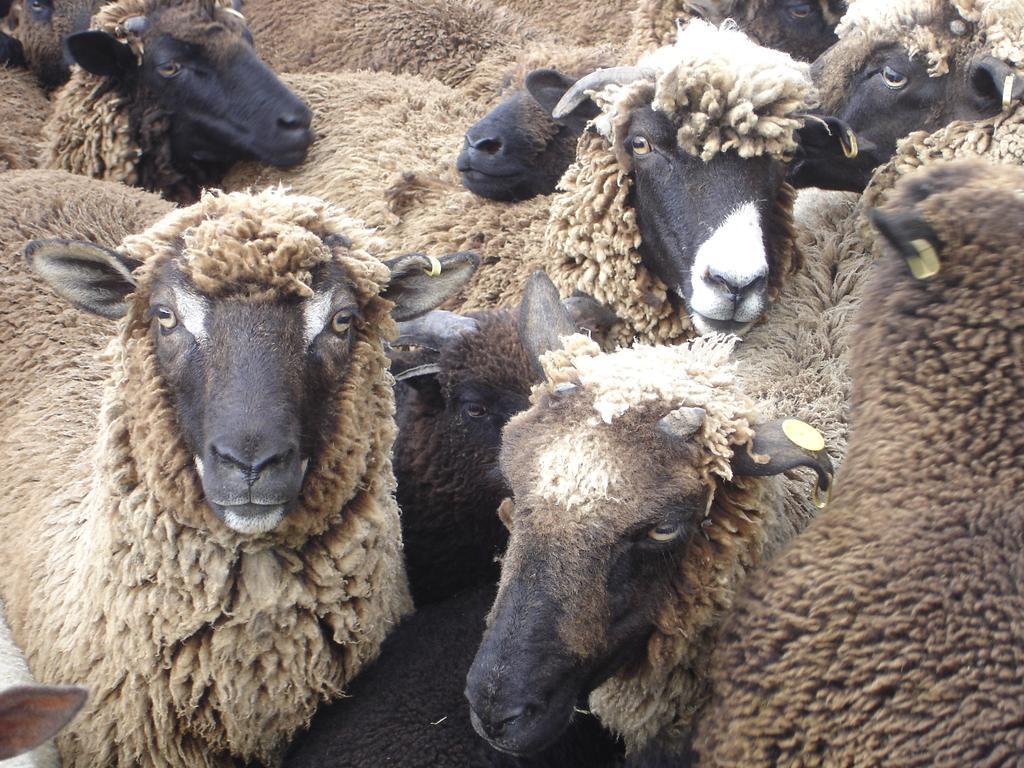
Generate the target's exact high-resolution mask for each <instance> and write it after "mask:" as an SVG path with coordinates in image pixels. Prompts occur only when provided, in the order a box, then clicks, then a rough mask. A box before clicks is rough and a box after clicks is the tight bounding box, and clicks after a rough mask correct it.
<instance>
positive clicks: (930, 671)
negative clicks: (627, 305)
mask: <svg viewBox="0 0 1024 768" xmlns="http://www.w3.org/2000/svg"><path fill="white" fill-rule="evenodd" d="M1022 188H1024V172H1022V171H1021V170H1020V169H1019V168H1010V167H1006V166H1003V167H998V166H992V165H989V164H982V163H978V162H973V163H958V164H955V165H953V164H950V165H946V164H940V165H938V166H937V167H934V168H931V169H929V170H927V171H924V172H921V173H919V174H915V175H913V176H911V177H909V178H907V179H905V180H904V181H902V182H901V183H900V184H899V186H898V187H897V190H896V193H895V194H894V196H893V200H892V201H891V203H890V205H889V206H887V207H886V208H885V209H882V210H881V211H880V212H878V213H876V214H874V216H873V219H874V222H875V224H876V226H877V227H878V229H879V232H880V233H881V234H882V236H883V237H882V238H881V240H884V241H885V247H884V248H883V250H884V251H886V254H885V255H884V256H883V258H882V261H881V262H880V263H879V264H878V266H877V267H876V271H875V275H874V276H873V278H872V280H871V282H870V287H869V289H868V291H867V293H866V295H865V298H864V303H863V305H862V308H861V311H860V313H859V315H858V319H859V320H858V322H859V328H858V333H857V334H856V337H855V341H854V342H853V363H852V370H853V376H854V382H855V389H854V404H853V407H854V414H853V416H854V426H855V428H854V433H853V439H852V440H851V444H850V452H849V456H848V459H847V461H846V463H845V464H844V466H843V469H842V471H841V473H840V475H839V478H838V481H837V484H836V487H837V491H836V497H835V506H834V508H833V509H832V510H831V511H830V512H828V513H827V514H825V515H823V516H822V517H821V518H820V519H818V520H817V521H815V523H814V524H813V525H812V526H811V527H810V528H809V529H808V530H807V531H806V532H805V533H804V534H802V535H801V536H800V537H799V538H798V539H797V541H796V542H795V543H794V544H793V545H792V546H791V547H790V549H789V550H788V551H787V552H786V553H785V554H784V555H782V556H780V557H779V558H778V559H777V560H776V561H774V562H773V563H772V564H771V565H770V566H769V567H768V568H766V569H765V570H763V571H761V572H760V573H759V574H758V578H756V579H751V580H750V581H749V582H748V583H749V585H750V587H749V589H747V590H746V592H745V593H744V594H743V595H742V596H741V598H740V599H739V600H738V601H737V606H736V609H735V612H734V615H733V616H732V618H731V619H730V621H729V623H728V624H727V626H726V629H725V631H724V632H723V635H722V638H721V641H720V643H719V646H718V652H717V653H716V655H715V658H714V664H713V676H714V685H715V689H714V697H713V700H712V704H711V706H710V707H709V709H708V713H707V715H706V718H705V721H704V722H703V723H702V725H701V727H700V731H699V736H698V738H697V740H696V742H695V743H696V746H697V748H698V751H699V752H700V756H701V762H700V764H701V765H709V766H716V765H720V766H734V765H744V766H775V765H805V766H825V765H828V766H845V765H883V764H884V765H906V766H947V765H977V766H1009V765H1017V764H1018V763H1019V761H1020V756H1021V754H1024V677H1022V676H1021V669H1022V668H1024V626H1022V624H1021V621H1020V617H1021V615H1024V593H1022V591H1021V579H1020V574H1021V569H1022V567H1024V560H1022V556H1021V553H1022V551H1024V515H1022V509H1021V502H1020V499H1021V496H1022V493H1024V471H1022V465H1021V462H1020V457H1021V455H1022V453H1024V408H1022V403H1024V379H1022V377H1021V369H1020V366H1019V361H1020V359H1021V349H1020V339H1021V332H1022V330H1024V325H1022V318H1024V315H1022V312H1021V307H1022V306H1024V286H1022V283H1021V281H1020V279H1019V276H1020V274H1021V271H1022V270H1024V248H1022V247H1021V240H1022V237H1021V235H1022V229H1021V225H1020V223H1021V221H1022V220H1024V202H1022V198H1021V195H1020V190H1021V189H1022ZM893 256H895V257H896V258H893ZM908 468H909V471H904V470H907V469H908Z"/></svg>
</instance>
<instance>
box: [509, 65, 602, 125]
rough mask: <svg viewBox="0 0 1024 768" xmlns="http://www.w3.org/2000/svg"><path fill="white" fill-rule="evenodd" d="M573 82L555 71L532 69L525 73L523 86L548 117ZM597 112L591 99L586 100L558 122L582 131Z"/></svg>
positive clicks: (572, 79) (573, 79) (574, 80)
mask: <svg viewBox="0 0 1024 768" xmlns="http://www.w3.org/2000/svg"><path fill="white" fill-rule="evenodd" d="M575 82H576V79H575V78H572V77H567V76H566V75H563V74H562V73H561V72H559V71H558V70H556V69H534V70H532V71H530V72H527V73H526V78H525V79H524V81H523V85H524V87H525V88H526V91H527V93H529V94H530V95H531V96H532V97H533V98H534V100H536V102H537V103H538V104H540V105H541V107H542V108H543V109H544V111H545V112H547V113H548V114H549V115H550V114H551V112H552V110H554V108H555V105H556V104H558V102H559V101H560V100H561V98H562V97H563V96H565V93H566V91H568V90H569V88H571V87H572V85H573V83H575ZM598 112H599V110H598V108H597V105H596V104H595V103H594V102H593V101H592V100H591V99H586V100H584V101H582V102H580V103H579V104H578V105H577V106H576V107H575V108H574V109H573V111H572V112H570V113H569V114H567V115H565V116H563V117H561V118H559V121H558V122H560V123H562V124H564V125H571V126H573V127H576V128H577V129H578V130H583V126H584V125H585V124H586V122H587V121H588V120H592V119H593V118H595V117H597V113H598Z"/></svg>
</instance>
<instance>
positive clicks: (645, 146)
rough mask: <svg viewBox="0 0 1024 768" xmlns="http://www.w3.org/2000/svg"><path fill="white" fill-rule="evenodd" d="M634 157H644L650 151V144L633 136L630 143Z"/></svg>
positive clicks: (641, 137) (640, 137)
mask: <svg viewBox="0 0 1024 768" xmlns="http://www.w3.org/2000/svg"><path fill="white" fill-rule="evenodd" d="M632 146H633V154H634V155H646V154H647V153H648V152H650V151H651V142H649V141H648V140H647V139H645V138H644V137H643V136H635V137H634V138H633V141H632Z"/></svg>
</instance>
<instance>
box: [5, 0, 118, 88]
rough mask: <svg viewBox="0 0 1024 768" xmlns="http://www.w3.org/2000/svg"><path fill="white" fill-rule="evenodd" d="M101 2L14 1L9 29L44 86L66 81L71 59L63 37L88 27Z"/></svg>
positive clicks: (85, 0) (64, 0)
mask: <svg viewBox="0 0 1024 768" xmlns="http://www.w3.org/2000/svg"><path fill="white" fill-rule="evenodd" d="M100 5H101V3H100V0H15V2H14V3H12V4H11V12H10V15H9V16H8V17H7V27H8V31H9V32H10V33H11V36H12V37H13V38H14V39H16V40H17V41H18V43H19V44H20V46H21V48H22V50H23V52H24V63H25V64H26V65H27V66H28V67H29V69H31V70H32V72H33V73H34V74H35V76H36V77H37V78H38V79H39V83H40V84H41V85H42V86H43V87H44V88H45V89H47V90H52V89H54V88H56V87H58V86H60V85H63V84H64V83H66V82H67V79H68V77H69V76H70V75H71V69H70V63H71V62H70V61H69V60H68V59H67V57H66V56H65V54H64V46H63V42H64V38H65V37H66V36H67V35H70V34H71V33H73V32H82V31H84V30H86V29H88V28H89V20H90V18H92V15H93V13H94V12H95V11H96V10H97V9H98V8H99V6H100Z"/></svg>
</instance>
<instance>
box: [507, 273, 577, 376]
mask: <svg viewBox="0 0 1024 768" xmlns="http://www.w3.org/2000/svg"><path fill="white" fill-rule="evenodd" d="M516 325H517V328H518V331H519V340H520V342H522V344H523V348H524V349H525V350H526V357H527V358H528V359H529V361H530V365H531V367H532V368H533V371H534V373H535V374H537V375H538V376H539V377H541V378H543V377H544V368H543V367H542V366H541V364H540V356H541V355H543V354H544V353H545V352H549V351H551V350H552V349H560V348H561V346H562V337H563V336H571V335H572V334H574V333H576V326H575V325H573V322H572V318H570V317H569V313H568V312H567V311H566V309H565V307H564V306H562V299H561V297H560V296H559V295H558V289H557V288H555V284H554V283H552V282H551V278H550V277H548V276H547V275H546V274H544V273H543V272H540V271H537V272H534V273H533V274H532V275H530V279H529V280H528V281H527V282H526V290H525V291H523V301H522V303H521V304H520V305H519V318H518V321H517V323H516Z"/></svg>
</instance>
